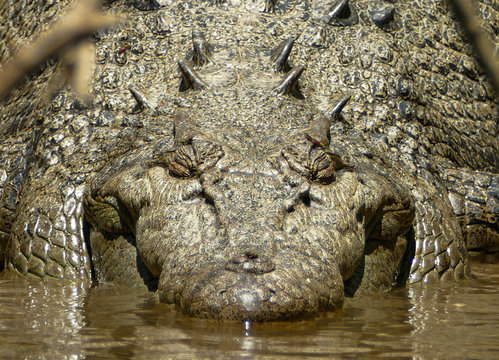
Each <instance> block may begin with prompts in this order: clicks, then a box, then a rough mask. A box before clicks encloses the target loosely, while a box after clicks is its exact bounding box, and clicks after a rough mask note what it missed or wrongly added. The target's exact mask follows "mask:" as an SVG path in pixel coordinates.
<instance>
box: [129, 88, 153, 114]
mask: <svg viewBox="0 0 499 360" xmlns="http://www.w3.org/2000/svg"><path fill="white" fill-rule="evenodd" d="M128 90H129V91H130V93H131V94H132V96H133V98H134V99H135V101H136V102H137V104H136V105H135V107H134V108H133V110H132V113H134V114H135V113H138V112H140V111H142V110H143V109H144V108H146V109H149V110H153V111H154V110H156V107H157V101H155V99H154V98H151V97H150V96H149V94H147V93H146V91H145V90H144V89H143V88H142V87H141V86H140V85H135V84H130V86H128Z"/></svg>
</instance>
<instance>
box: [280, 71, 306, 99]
mask: <svg viewBox="0 0 499 360" xmlns="http://www.w3.org/2000/svg"><path fill="white" fill-rule="evenodd" d="M303 70H305V66H303V65H298V66H295V67H294V68H293V69H292V70H291V71H290V72H288V74H287V75H286V78H285V79H284V80H283V81H282V82H281V84H280V85H279V86H278V87H277V88H276V93H278V94H280V95H289V94H292V93H293V92H294V91H295V87H296V85H297V84H298V79H299V78H300V76H301V74H302V73H303Z"/></svg>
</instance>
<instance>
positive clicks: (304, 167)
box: [282, 134, 345, 184]
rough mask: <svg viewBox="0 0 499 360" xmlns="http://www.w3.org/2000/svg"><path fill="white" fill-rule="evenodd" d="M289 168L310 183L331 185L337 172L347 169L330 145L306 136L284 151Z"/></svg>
mask: <svg viewBox="0 0 499 360" xmlns="http://www.w3.org/2000/svg"><path fill="white" fill-rule="evenodd" d="M282 155H283V157H284V158H285V159H286V161H287V162H288V164H289V167H290V168H291V169H293V170H294V171H296V172H297V173H299V174H301V175H303V176H304V177H306V178H307V179H308V180H310V181H317V182H320V183H323V184H329V183H331V182H333V181H334V180H335V178H336V171H337V170H339V169H342V168H344V167H345V163H344V162H343V161H342V160H341V159H340V157H339V156H338V155H335V154H333V153H332V152H331V151H330V150H329V149H328V144H325V143H324V142H321V141H319V140H317V139H315V138H313V137H312V136H310V135H309V134H305V136H304V137H301V138H300V139H299V140H295V143H294V144H293V145H290V146H288V147H287V148H286V149H284V150H283V151H282Z"/></svg>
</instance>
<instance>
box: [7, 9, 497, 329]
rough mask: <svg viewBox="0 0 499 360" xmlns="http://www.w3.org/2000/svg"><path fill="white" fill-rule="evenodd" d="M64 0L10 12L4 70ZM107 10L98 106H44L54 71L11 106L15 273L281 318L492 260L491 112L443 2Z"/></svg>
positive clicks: (10, 251)
mask: <svg viewBox="0 0 499 360" xmlns="http://www.w3.org/2000/svg"><path fill="white" fill-rule="evenodd" d="M71 3H72V2H71V1H69V0H68V1H49V2H46V1H7V2H5V3H4V4H3V5H0V14H1V17H2V19H4V20H5V21H4V20H3V21H2V22H1V25H0V26H1V27H2V28H1V33H2V37H3V38H2V42H1V43H0V46H1V47H0V63H1V62H3V61H5V60H6V59H8V58H9V57H11V56H12V54H13V52H14V51H15V50H16V49H18V48H19V47H20V46H21V45H22V44H23V43H27V42H29V40H30V39H32V38H33V36H34V35H33V34H35V33H40V32H41V31H42V29H45V28H46V27H47V24H48V23H50V21H52V20H54V19H56V18H57V17H58V16H60V14H61V13H62V11H63V10H65V9H67V8H68V7H70V6H71ZM476 5H477V7H478V10H479V11H478V13H479V14H480V16H481V19H482V25H483V28H484V30H485V32H486V33H487V34H488V36H489V37H490V38H491V39H492V40H493V41H495V43H497V34H498V32H497V29H498V28H499V26H498V21H499V20H498V19H499V17H498V14H499V8H498V7H497V4H496V3H494V2H491V1H487V0H482V1H478V2H477V3H476ZM103 7H104V11H105V12H106V13H112V14H118V15H120V16H121V17H122V18H123V19H124V21H123V22H122V23H121V24H120V25H119V26H116V27H113V28H111V29H107V30H102V31H99V32H97V33H96V34H94V35H93V36H92V40H93V43H94V44H95V49H96V50H95V61H96V65H97V67H96V70H95V74H94V75H93V79H92V103H91V104H87V103H85V102H83V101H81V100H80V99H79V98H78V96H76V95H75V94H74V92H73V91H71V89H70V88H68V87H63V88H62V89H60V90H58V91H56V92H55V94H54V95H53V96H52V97H50V98H49V99H47V96H45V95H46V94H47V93H49V92H50V91H51V89H52V88H51V86H52V85H51V80H52V79H53V78H56V77H57V75H58V74H60V73H61V72H62V70H63V65H61V62H59V61H57V57H56V58H53V59H50V60H48V61H47V62H45V63H44V64H42V65H41V66H40V67H39V69H37V70H36V71H35V73H34V74H31V75H30V76H29V77H28V78H27V79H26V81H25V82H24V83H22V84H20V85H19V86H17V87H16V88H15V89H14V90H13V91H12V92H11V93H10V94H9V96H8V97H6V98H5V99H4V100H2V109H1V111H0V116H1V123H0V134H1V135H0V139H1V146H0V158H1V159H2V161H1V164H2V167H1V168H0V199H1V204H2V206H1V207H0V215H1V216H0V261H1V263H2V266H3V268H4V271H5V272H14V273H17V274H20V275H23V276H26V277H35V278H43V279H50V278H57V279H63V280H64V279H65V280H67V281H72V282H76V283H82V284H85V285H89V284H91V283H103V282H108V281H110V282H116V283H119V284H126V285H129V286H137V287H139V288H147V289H149V290H150V291H155V292H157V293H158V295H159V299H160V300H161V301H162V302H165V303H167V304H175V305H176V306H177V307H178V308H179V309H181V310H182V311H183V312H184V313H185V314H187V315H190V316H193V317H199V318H214V319H221V320H222V319H227V320H251V321H272V320H287V319H300V318H304V317H311V316H312V317H313V316H317V315H320V314H322V313H324V312H327V311H333V310H335V309H338V308H340V307H341V306H342V304H343V302H344V299H345V297H355V296H362V294H367V293H371V292H373V291H383V290H389V289H391V288H393V287H394V286H398V285H403V284H409V286H424V285H425V284H431V283H446V282H453V281H460V280H462V279H465V278H469V277H470V269H469V259H468V250H467V248H468V249H469V250H477V249H482V250H485V251H488V252H495V251H497V250H498V244H499V237H498V236H499V235H498V234H499V229H498V219H497V214H498V213H499V192H498V190H499V177H498V175H497V170H498V168H499V156H498V153H499V151H498V150H499V140H498V138H499V137H498V132H499V129H498V123H497V118H498V116H497V115H498V106H497V99H496V97H495V93H494V89H493V86H492V84H491V83H490V81H489V80H490V79H488V76H487V74H486V73H485V72H484V70H482V68H481V66H480V63H479V62H478V61H477V59H476V58H475V56H474V49H473V47H472V46H471V45H470V44H469V43H468V42H467V41H466V36H465V34H464V32H463V29H462V28H461V26H460V25H459V24H458V22H457V21H456V17H455V15H454V13H453V12H452V10H451V9H450V6H449V4H448V3H447V2H446V1H443V0H429V1H425V2H423V3H418V2H407V3H406V2H396V1H375V2H373V1H367V0H350V1H347V0H333V1H311V0H296V1H289V0H281V1H275V0H245V1H241V0H227V1H225V2H222V1H216V0H215V1H196V0H192V1H189V2H176V1H170V0H162V1H160V0H155V1H133V2H131V1H124V0H116V1H105V2H104V4H103ZM21 13H22V14H23V20H22V21H23V22H20V20H19V14H21ZM27 14H29V15H30V16H28V17H25V15H27ZM31 15H32V16H31ZM61 57H62V55H61Z"/></svg>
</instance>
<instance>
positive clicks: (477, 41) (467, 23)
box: [449, 0, 499, 94]
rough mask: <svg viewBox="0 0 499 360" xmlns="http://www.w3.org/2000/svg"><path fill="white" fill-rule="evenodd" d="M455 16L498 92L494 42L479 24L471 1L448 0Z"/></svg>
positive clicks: (497, 71) (497, 61) (496, 58)
mask: <svg viewBox="0 0 499 360" xmlns="http://www.w3.org/2000/svg"><path fill="white" fill-rule="evenodd" d="M449 1H450V3H451V4H452V6H453V7H454V10H455V12H456V14H457V16H458V17H459V18H460V20H461V22H462V23H463V25H464V28H465V30H466V32H467V33H468V36H469V37H470V41H471V42H472V43H473V44H474V45H475V49H476V51H477V52H478V56H479V57H480V59H481V60H482V63H483V66H484V67H485V69H486V70H487V71H488V72H489V74H490V75H492V81H493V83H494V86H495V89H496V93H498V94H499V59H498V57H497V56H496V54H495V50H494V47H495V46H494V44H493V43H492V42H491V41H490V39H489V38H488V37H487V34H486V33H485V32H484V31H483V29H482V28H481V26H480V22H479V21H478V19H477V17H476V16H475V15H474V14H475V8H474V6H473V3H472V2H471V1H469V0H449Z"/></svg>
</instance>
